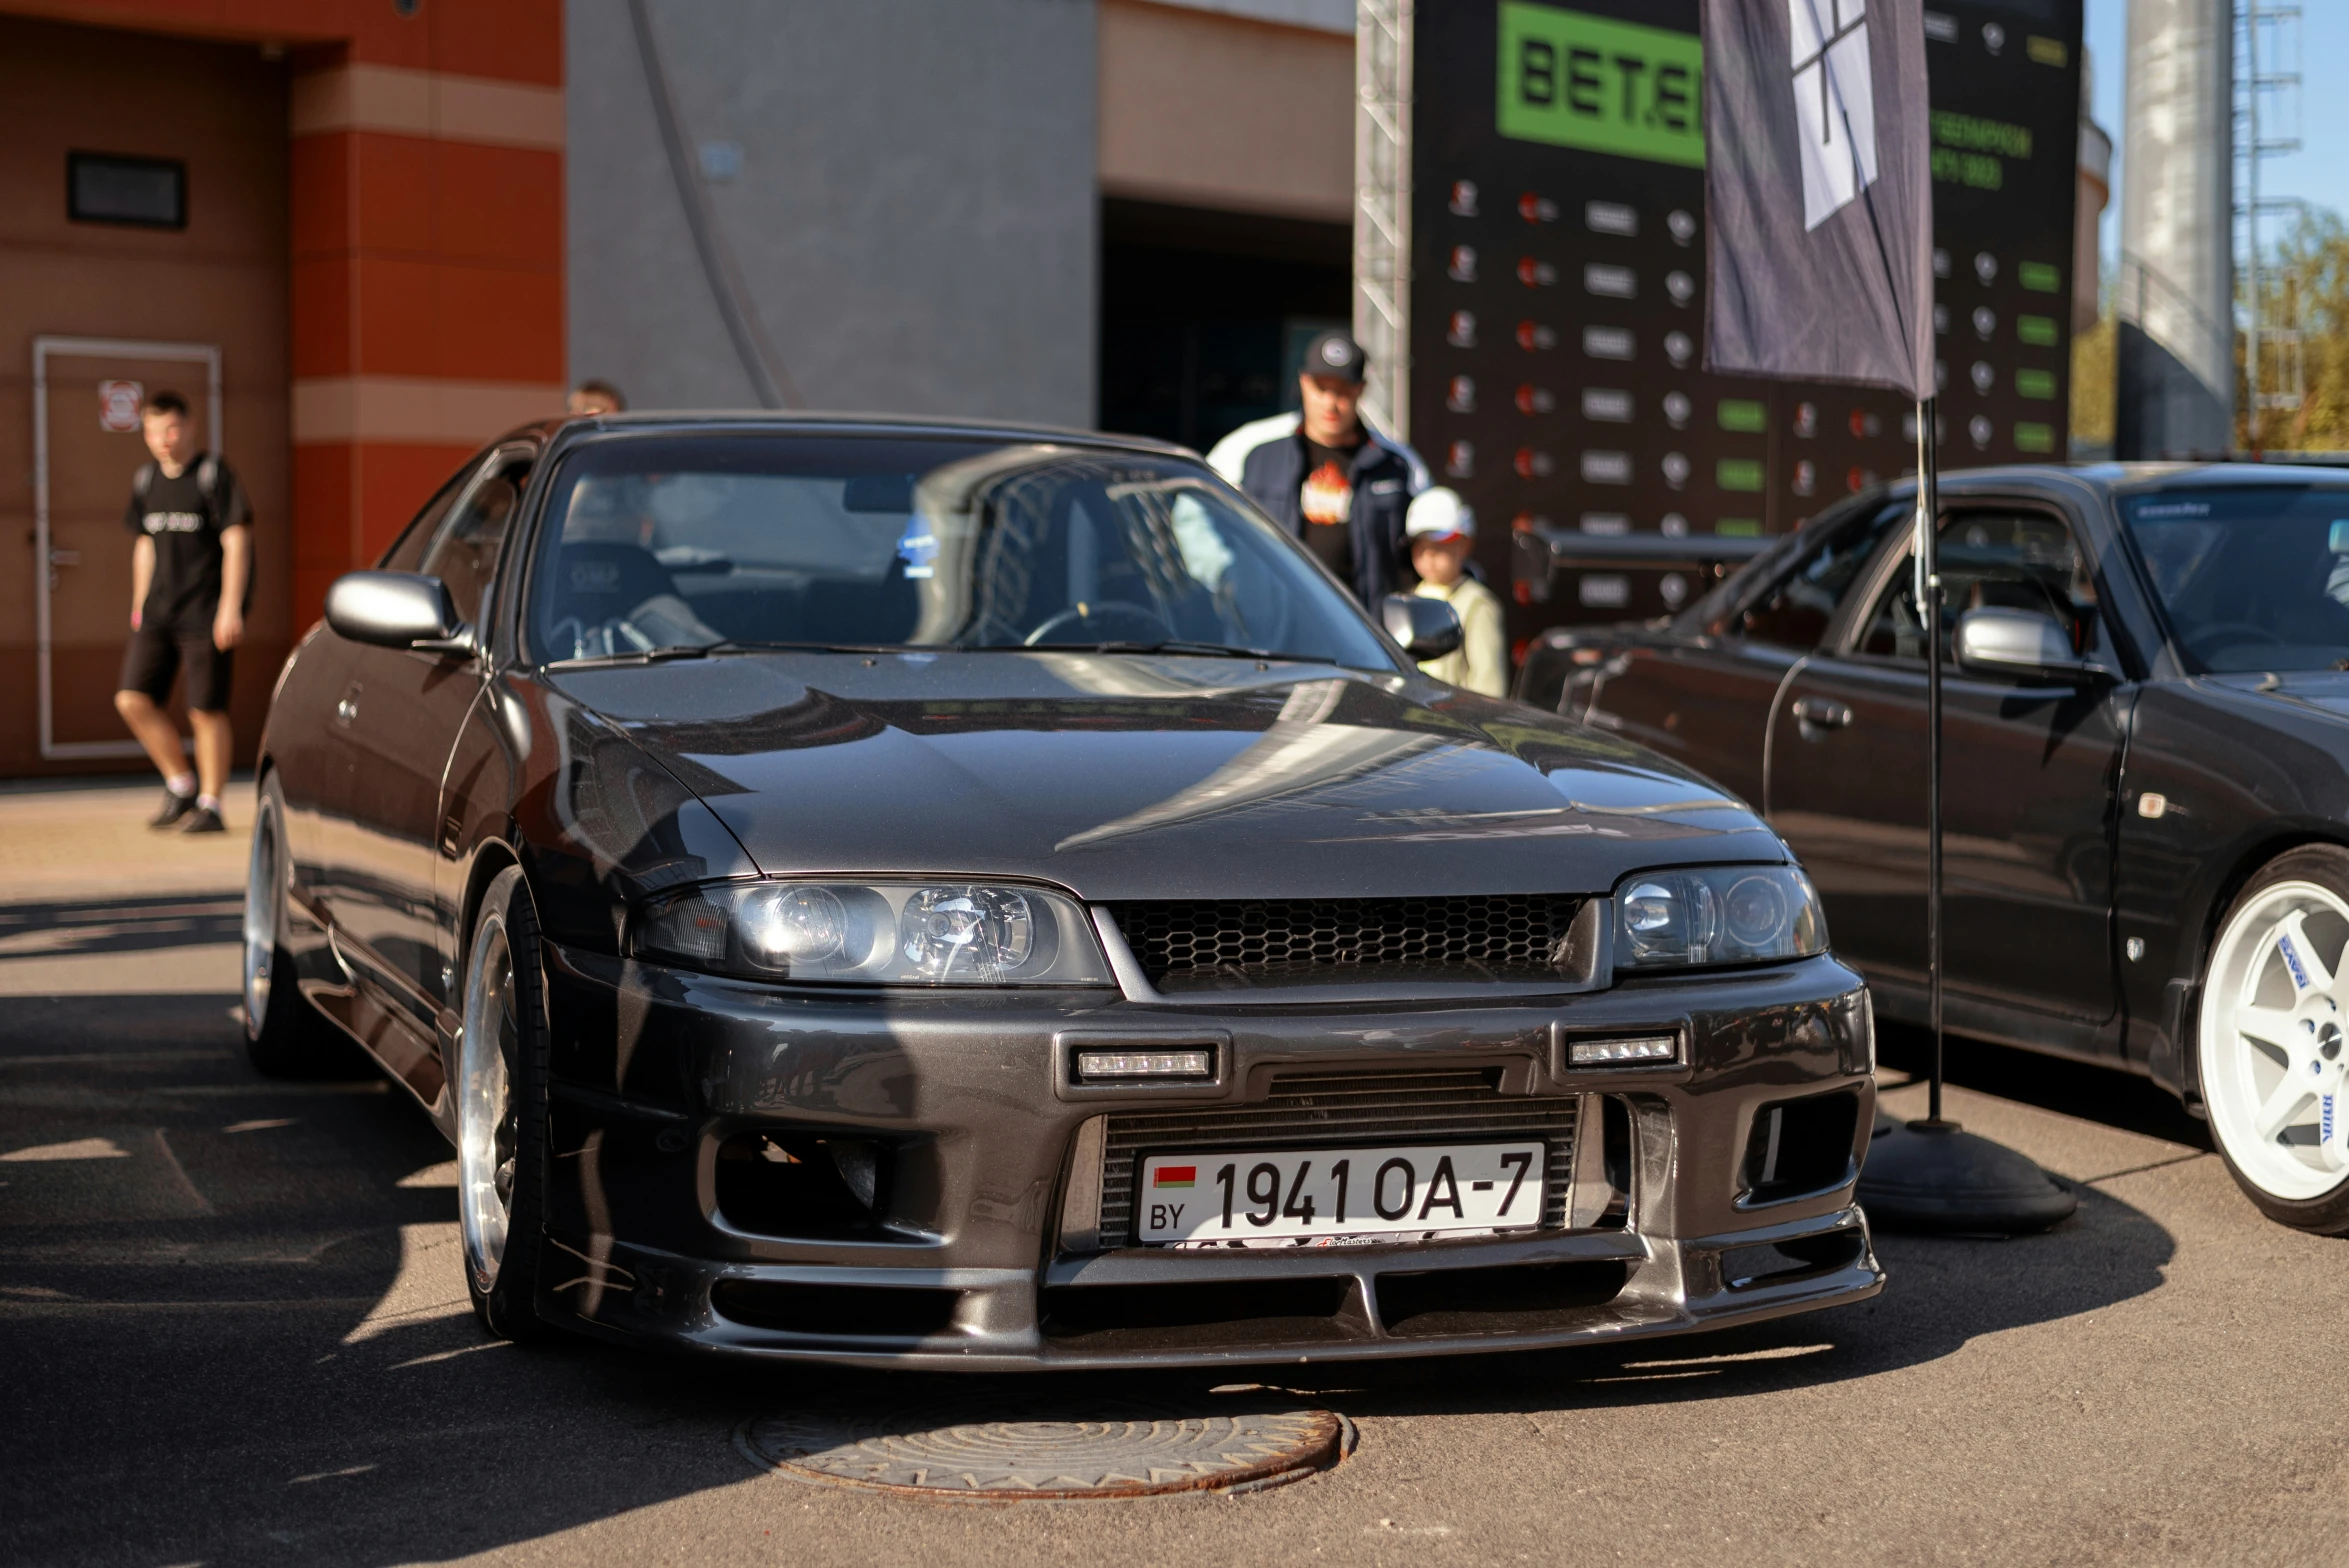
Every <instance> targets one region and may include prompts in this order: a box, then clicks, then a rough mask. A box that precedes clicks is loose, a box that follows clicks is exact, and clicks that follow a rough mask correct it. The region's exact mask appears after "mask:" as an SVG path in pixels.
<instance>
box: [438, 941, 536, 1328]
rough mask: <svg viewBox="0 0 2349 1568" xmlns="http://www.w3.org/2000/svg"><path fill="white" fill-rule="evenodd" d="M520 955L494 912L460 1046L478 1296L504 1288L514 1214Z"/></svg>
mask: <svg viewBox="0 0 2349 1568" xmlns="http://www.w3.org/2000/svg"><path fill="white" fill-rule="evenodd" d="M515 1005H516V1003H515V997H514V952H513V947H512V945H511V943H509V941H508V940H507V937H506V922H505V917H504V915H503V914H502V913H501V912H499V911H497V910H494V909H493V910H491V911H489V912H488V913H486V914H484V915H483V916H482V920H481V925H480V927H479V928H478V929H477V930H476V931H475V933H474V939H473V954H472V960H471V963H470V964H469V965H468V966H467V970H466V977H465V1022H464V1033H463V1035H462V1036H461V1037H460V1039H459V1041H458V1057H457V1060H458V1070H457V1081H456V1083H455V1085H454V1086H453V1087H454V1089H455V1091H456V1096H457V1217H458V1222H459V1225H460V1228H461V1229H462V1230H463V1232H464V1241H465V1266H466V1267H467V1268H469V1269H471V1270H472V1271H473V1284H474V1288H475V1289H476V1290H479V1291H480V1292H482V1293H483V1294H485V1295H486V1294H487V1293H488V1292H489V1290H490V1289H491V1288H492V1287H493V1286H495V1285H496V1284H497V1280H498V1268H499V1266H500V1265H501V1264H502V1263H503V1262H504V1261H505V1255H506V1231H507V1227H508V1225H509V1223H510V1221H511V1219H512V1217H513V1211H514V1159H515V1148H516V1144H517V1143H518V1141H519V1138H520V1132H521V1112H520V1109H519V1107H518V1106H517V1105H516V1104H515V1101H514V1093H513V1076H512V1071H511V1063H512V1062H513V1060H514V1055H515V1051H516V1049H517V1047H518V1045H519V1043H520V1036H521V1028H520V1020H519V1019H518V1018H517V1017H516V1016H515Z"/></svg>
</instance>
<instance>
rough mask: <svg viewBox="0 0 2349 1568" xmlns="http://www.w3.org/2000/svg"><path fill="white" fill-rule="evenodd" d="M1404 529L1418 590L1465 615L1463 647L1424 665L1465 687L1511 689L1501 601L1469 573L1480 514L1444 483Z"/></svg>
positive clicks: (1418, 505) (1415, 506)
mask: <svg viewBox="0 0 2349 1568" xmlns="http://www.w3.org/2000/svg"><path fill="white" fill-rule="evenodd" d="M1403 533H1404V537H1405V539H1406V540H1407V541H1408V542H1409V544H1410V546H1411V569H1412V570H1413V571H1415V572H1417V573H1418V574H1419V586H1418V588H1416V589H1415V590H1413V591H1414V592H1416V593H1419V594H1422V595H1424V596H1425V597H1427V598H1430V599H1441V600H1443V601H1444V602H1445V603H1446V604H1448V605H1450V606H1451V607H1452V613H1453V614H1454V615H1457V616H1459V617H1460V631H1461V638H1460V646H1459V647H1458V648H1456V649H1454V650H1453V651H1452V652H1450V653H1447V654H1445V655H1444V656H1443V657H1442V658H1440V659H1430V660H1428V661H1427V662H1426V663H1425V664H1422V665H1421V666H1420V669H1421V670H1423V671H1425V672H1426V673H1427V674H1429V675H1432V676H1434V677H1435V678H1436V679H1437V680H1439V681H1450V682H1451V683H1452V684H1453V685H1455V686H1458V687H1460V688H1461V689H1462V690H1464V691H1474V692H1482V693H1483V694H1484V695H1486V696H1487V697H1499V696H1504V695H1506V694H1507V692H1508V690H1509V644H1508V639H1507V637H1506V635H1505V634H1504V633H1503V631H1502V628H1501V600H1500V597H1499V596H1498V595H1497V594H1495V593H1494V592H1493V591H1492V590H1491V589H1490V588H1487V587H1486V586H1485V585H1484V584H1482V583H1480V582H1478V581H1477V580H1476V579H1475V578H1473V577H1471V576H1469V575H1468V557H1469V555H1470V553H1471V552H1473V551H1474V550H1475V548H1476V514H1475V513H1474V512H1472V511H1470V510H1469V509H1468V504H1467V503H1466V502H1464V501H1462V500H1461V499H1460V493H1459V492H1458V491H1456V490H1451V489H1447V488H1445V487H1443V486H1441V485H1439V486H1437V487H1436V488H1435V489H1432V490H1426V491H1422V492H1421V493H1420V495H1419V496H1418V498H1417V499H1416V500H1414V501H1413V502H1412V503H1411V510H1410V512H1409V514H1408V516H1407V518H1406V520H1405V522H1404V525H1403Z"/></svg>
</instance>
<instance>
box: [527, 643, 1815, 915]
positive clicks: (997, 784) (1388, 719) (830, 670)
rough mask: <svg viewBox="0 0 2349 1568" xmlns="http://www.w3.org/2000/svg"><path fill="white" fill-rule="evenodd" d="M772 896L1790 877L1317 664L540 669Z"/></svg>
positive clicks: (1532, 750) (1436, 703)
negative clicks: (1040, 883)
mask: <svg viewBox="0 0 2349 1568" xmlns="http://www.w3.org/2000/svg"><path fill="white" fill-rule="evenodd" d="M544 679H545V680H546V681H547V682H548V684H550V685H551V686H553V687H555V688H556V689H557V690H559V691H560V692H561V693H562V694H563V695H565V696H567V697H569V698H570V699H572V700H573V701H576V702H579V703H581V704H584V705H585V706H587V707H589V708H591V709H593V710H594V711H595V712H597V713H598V714H600V715H602V716H603V717H604V718H605V719H606V720H607V721H609V722H610V723H611V724H613V725H615V726H617V727H618V728H619V729H621V730H622V731H623V732H625V733H626V734H627V735H629V736H630V737H631V738H632V739H633V740H634V741H635V743H636V744H637V745H638V746H640V747H642V748H643V749H644V750H645V751H646V752H648V753H650V754H651V755H652V756H653V757H655V758H657V759H659V761H660V762H661V763H662V765H663V766H664V767H665V768H667V769H668V770H669V771H670V772H671V773H672V774H674V775H675V776H676V777H677V779H678V780H679V781H680V782H682V783H683V784H684V785H685V786H686V787H688V788H690V789H692V790H694V791H695V792H696V793H697V794H699V795H700V796H701V798H702V799H703V800H704V801H705V802H706V803H707V804H708V806H709V808H710V810H711V811H712V812H714V813H715V814H716V815H717V817H718V818H719V819H720V820H721V821H722V822H723V823H724V824H725V825H726V826H727V827H728V828H729V829H731V830H732V831H733V833H734V834H735V836H736V837H737V838H739V839H740V840H741V842H742V845H743V847H744V849H745V850H747V851H748V852H749V854H750V856H751V858H752V859H753V860H755V861H756V862H757V864H758V866H759V867H760V869H761V870H763V871H765V872H767V873H769V874H790V873H843V874H848V873H863V874H873V873H880V874H891V873H901V874H914V875H930V874H945V875H955V876H963V875H968V876H974V877H977V876H1005V877H1024V878H1035V879H1040V880H1044V881H1048V882H1053V883H1058V884H1059V885H1061V886H1063V887H1066V888H1069V889H1070V890H1071V891H1073V892H1075V893H1076V894H1078V895H1079V896H1080V897H1083V898H1088V899H1126V898H1206V897H1213V898H1271V897H1336V896H1351V897H1400V896H1405V895H1413V894H1419V895H1445V894H1460V893H1540V892H1558V893H1596V892H1604V891H1606V890H1607V889H1608V888H1609V887H1611V886H1612V885H1613V883H1614V882H1615V881H1616V879H1617V878H1619V877H1621V876H1622V875H1624V874H1625V873H1627V872H1630V871H1633V870H1636V869H1639V868H1642V867H1648V866H1659V865H1675V864H1690V863H1697V862H1716V861H1779V860H1784V859H1787V858H1789V857H1788V856H1787V853H1786V850H1785V848H1784V847H1783V845H1781V844H1780V842H1779V841H1778V839H1777V837H1776V836H1775V835H1774V834H1773V833H1772V832H1771V831H1770V830H1769V829H1768V828H1767V827H1766V826H1765V825H1764V824H1763V823H1762V822H1761V821H1760V820H1759V819H1758V818H1756V817H1755V816H1754V814H1753V813H1752V812H1751V811H1749V810H1748V809H1747V808H1746V807H1745V806H1744V805H1743V804H1742V803H1740V802H1738V801H1736V800H1733V799H1730V798H1728V797H1725V796H1724V795H1722V793H1721V792H1720V791H1719V790H1718V789H1717V788H1715V787H1714V786H1713V785H1711V784H1710V783H1708V782H1706V781H1705V780H1704V779H1702V778H1699V777H1698V776H1696V775H1695V774H1692V773H1689V772H1687V771H1686V770H1684V769H1681V768H1679V767H1677V766H1675V765H1674V764H1672V763H1670V762H1667V761H1665V760H1663V759H1662V758H1660V757H1657V756H1655V755H1653V754H1651V753H1649V752H1646V751H1643V750H1641V749H1640V748H1638V747H1636V746H1632V745H1628V744H1626V743H1625V742H1623V741H1620V740H1617V739H1615V738H1612V737H1610V736H1606V735H1603V734H1600V733H1598V732H1595V731H1592V730H1589V729H1586V728H1583V727H1581V726H1579V725H1576V724H1573V723H1571V722H1569V721H1567V720H1564V719H1561V718H1559V717H1557V716H1556V715H1553V714H1545V713H1541V712H1539V711H1537V710H1535V709H1532V708H1529V707H1525V706H1523V705H1521V704H1517V703H1509V702H1499V701H1493V700H1490V699H1486V698H1481V697H1475V696H1470V695H1468V694H1465V693H1461V692H1458V691H1455V690H1454V689H1453V688H1451V687H1448V686H1444V685H1440V684H1438V683H1435V682H1432V681H1428V680H1424V679H1421V678H1418V677H1406V676H1401V675H1392V674H1372V673H1365V672H1361V671H1350V670H1341V669H1337V668H1334V667H1331V666H1327V665H1315V664H1294V663H1283V662H1277V661H1276V662H1269V663H1266V664H1263V665H1259V664H1257V663H1254V662H1251V661H1245V660H1231V659H1208V658H1182V657H1136V656H1132V655H1099V654H1082V653H1033V654H1031V653H968V654H958V653H943V652H942V653H936V654H929V653H913V654H903V653H898V654H889V653H882V654H872V655H860V654H807V655H800V654H759V655H734V656H721V657H715V658H706V659H692V660H682V661H675V662H670V663H655V664H650V665H622V666H603V667H587V668H572V669H555V670H550V671H548V672H546V674H545V676H544Z"/></svg>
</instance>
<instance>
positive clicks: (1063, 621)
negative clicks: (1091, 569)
mask: <svg viewBox="0 0 2349 1568" xmlns="http://www.w3.org/2000/svg"><path fill="white" fill-rule="evenodd" d="M1120 618H1123V619H1124V620H1126V621H1129V622H1139V623H1142V624H1143V626H1144V628H1145V630H1146V631H1147V632H1148V634H1149V635H1151V636H1153V637H1166V636H1169V635H1171V633H1169V631H1168V630H1167V625H1166V621H1165V619H1164V618H1163V617H1161V616H1160V615H1159V613H1158V612H1157V611H1156V610H1153V609H1151V608H1149V607H1148V606H1147V605H1140V604H1134V603H1132V602H1130V601H1128V600H1125V599H1103V600H1100V601H1099V602H1097V603H1093V604H1072V605H1070V606H1069V607H1068V608H1067V609H1065V610H1063V611H1061V612H1060V613H1059V614H1058V615H1054V616H1051V617H1048V618H1047V619H1046V620H1045V622H1044V624H1043V625H1041V626H1039V627H1037V628H1036V629H1035V630H1034V631H1032V632H1030V633H1028V635H1027V636H1025V637H1022V638H1021V639H1020V646H1021V647H1023V648H1033V647H1036V646H1038V645H1039V644H1041V643H1042V642H1043V641H1044V639H1045V638H1047V637H1049V636H1051V635H1052V634H1053V633H1054V632H1056V631H1058V630H1060V629H1061V628H1062V627H1063V626H1066V625H1068V624H1069V623H1070V622H1071V621H1087V622H1091V621H1102V620H1110V621H1114V620H1118V619H1120ZM1087 640H1088V641H1092V642H1124V641H1127V640H1128V639H1126V638H1123V637H1095V638H1089V639H1087ZM1133 640H1135V641H1140V640H1141V639H1139V638H1136V639H1133Z"/></svg>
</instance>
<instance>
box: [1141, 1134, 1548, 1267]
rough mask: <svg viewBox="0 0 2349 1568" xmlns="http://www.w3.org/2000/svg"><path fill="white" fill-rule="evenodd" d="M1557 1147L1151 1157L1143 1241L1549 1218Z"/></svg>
mask: <svg viewBox="0 0 2349 1568" xmlns="http://www.w3.org/2000/svg"><path fill="white" fill-rule="evenodd" d="M1546 1152H1547V1151H1546V1149H1545V1148H1544V1146H1543V1145H1542V1144H1541V1143H1539V1142H1532V1143H1454V1144H1429V1145H1421V1146H1418V1147H1414V1148H1402V1149H1304V1150H1296V1149H1292V1150H1287V1151H1284V1152H1279V1153H1265V1154H1152V1155H1147V1156H1145V1157H1144V1158H1143V1161H1142V1180H1141V1185H1140V1187H1139V1189H1138V1190H1137V1191H1136V1192H1135V1194H1134V1234H1135V1239H1136V1240H1138V1241H1140V1242H1143V1243H1145V1244H1149V1245H1157V1246H1167V1245H1185V1244H1188V1245H1192V1246H1199V1245H1208V1246H1213V1245H1217V1244H1225V1243H1233V1242H1251V1241H1257V1242H1284V1243H1287V1244H1290V1245H1296V1244H1299V1243H1306V1244H1310V1243H1311V1242H1312V1241H1313V1240H1314V1239H1316V1238H1324V1239H1333V1240H1334V1239H1341V1238H1345V1237H1357V1236H1398V1235H1422V1234H1424V1235H1439V1234H1443V1233H1446V1232H1456V1231H1495V1230H1512V1229H1518V1228H1530V1227H1532V1226H1536V1225H1539V1224H1540V1223H1541V1218H1542V1162H1543V1156H1544V1155H1545V1153H1546Z"/></svg>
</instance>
